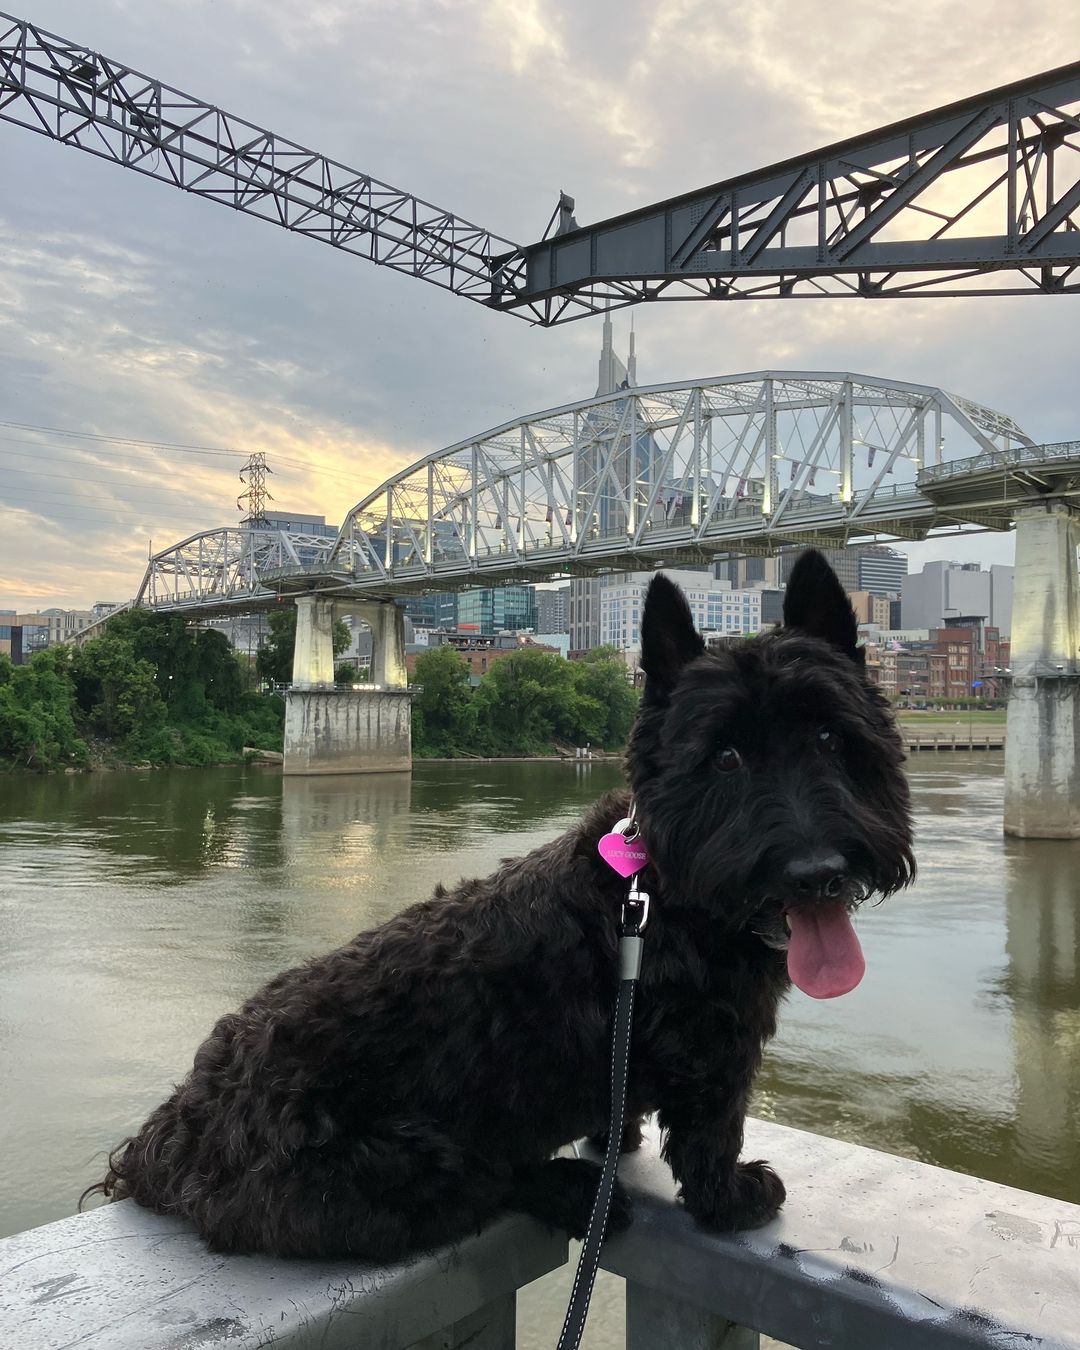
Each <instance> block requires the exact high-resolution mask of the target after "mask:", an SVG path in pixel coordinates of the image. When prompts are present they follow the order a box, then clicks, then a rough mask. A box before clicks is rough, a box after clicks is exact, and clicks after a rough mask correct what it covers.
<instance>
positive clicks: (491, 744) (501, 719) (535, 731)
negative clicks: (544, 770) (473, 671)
mask: <svg viewBox="0 0 1080 1350" xmlns="http://www.w3.org/2000/svg"><path fill="white" fill-rule="evenodd" d="M474 697H475V705H474V706H475V711H476V728H477V740H478V744H479V745H480V746H482V747H483V748H484V749H485V750H487V752H488V753H489V754H494V755H500V754H519V755H532V754H538V753H540V752H542V751H544V750H549V749H551V748H552V746H553V744H554V742H555V741H568V740H572V739H573V734H574V732H575V730H576V729H577V727H578V724H579V721H580V718H579V716H578V713H579V709H578V696H577V691H576V689H575V686H574V676H573V672H572V671H571V669H570V662H569V661H564V660H563V658H562V657H561V656H555V655H553V654H552V653H551V652H542V651H539V650H537V649H536V648H533V647H521V648H520V649H519V650H518V651H515V652H511V653H510V655H509V656H502V657H500V658H499V659H498V660H497V661H496V662H495V663H494V664H493V665H492V667H491V669H490V670H489V671H488V672H487V674H486V675H485V676H484V677H483V679H482V680H481V681H480V686H479V688H478V689H477V691H476V694H475V696H474Z"/></svg>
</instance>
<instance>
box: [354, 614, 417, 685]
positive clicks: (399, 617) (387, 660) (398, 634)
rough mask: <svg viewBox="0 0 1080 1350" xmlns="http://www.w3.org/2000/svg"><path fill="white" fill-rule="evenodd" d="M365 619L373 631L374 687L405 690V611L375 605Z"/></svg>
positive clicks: (372, 680) (406, 675)
mask: <svg viewBox="0 0 1080 1350" xmlns="http://www.w3.org/2000/svg"><path fill="white" fill-rule="evenodd" d="M372 611H373V612H372ZM364 618H365V619H366V620H367V622H368V624H369V626H370V628H371V682H372V684H381V685H382V686H383V687H384V688H386V689H404V688H406V687H407V685H408V683H409V674H408V671H407V670H406V669H405V611H404V610H403V609H402V608H401V606H400V605H393V604H390V605H374V606H372V610H371V611H369V612H368V613H367V614H365V615H364Z"/></svg>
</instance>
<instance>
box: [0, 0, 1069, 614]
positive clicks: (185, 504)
mask: <svg viewBox="0 0 1080 1350" xmlns="http://www.w3.org/2000/svg"><path fill="white" fill-rule="evenodd" d="M1074 12H1075V10H1074ZM33 17H34V19H35V21H37V22H39V23H41V24H42V25H43V26H44V27H46V28H49V29H52V30H54V31H56V32H58V33H61V34H63V35H64V36H65V37H69V38H71V39H73V40H75V41H79V42H84V43H86V44H87V45H89V46H91V47H94V48H97V49H99V50H101V51H104V52H106V53H108V54H110V55H112V56H115V57H117V58H119V59H121V60H124V61H127V62H129V63H130V64H131V65H133V66H135V67H136V68H138V69H142V70H144V71H147V72H149V73H150V74H153V75H156V76H158V77H159V78H161V79H163V80H166V81H167V82H169V83H172V84H174V85H177V86H179V87H180V88H183V89H187V90H190V91H191V92H192V93H194V94H197V95H198V96H200V97H204V98H206V99H208V100H210V101H213V102H215V103H217V104H219V105H220V106H222V107H225V108H227V109H229V110H230V111H231V112H234V113H237V114H239V115H241V116H244V117H247V118H249V119H250V120H251V121H252V122H254V123H256V124H261V125H265V126H267V127H269V128H271V129H272V130H274V131H277V132H279V133H281V134H283V135H286V136H289V137H291V138H293V139H295V140H297V141H299V142H300V143H301V144H307V145H311V146H313V147H314V148H316V149H318V150H320V151H322V152H323V153H325V154H327V155H330V156H332V157H334V158H337V159H339V160H341V161H343V162H345V163H350V164H353V165H355V166H356V167H358V168H360V169H363V170H365V171H367V172H370V173H372V174H374V175H376V176H378V177H381V178H383V179H385V180H387V181H389V182H392V183H395V184H398V185H400V186H401V187H403V188H405V189H407V190H408V191H410V192H414V193H416V194H417V195H419V196H421V197H424V198H426V199H427V200H429V201H433V202H437V203H439V204H440V205H442V206H445V207H446V208H448V209H451V210H454V211H456V212H458V213H460V214H461V215H463V216H465V217H467V218H469V219H472V220H476V221H479V222H480V223H482V224H484V225H486V226H487V227H489V228H491V229H492V230H495V231H496V232H498V233H501V234H504V235H507V236H508V237H510V238H517V239H519V240H521V241H522V242H531V241H532V240H533V239H535V238H537V237H538V236H539V234H540V233H541V231H542V229H543V227H544V225H545V224H546V222H547V219H548V217H549V216H550V214H551V211H552V209H553V207H554V205H555V203H556V200H557V197H558V193H559V191H560V190H565V191H567V192H569V193H571V194H572V195H574V196H575V197H576V199H577V217H578V219H579V221H581V222H582V223H583V224H584V223H587V222H589V221H591V220H596V219H599V218H602V217H604V216H607V215H611V214H615V213H617V212H619V211H623V210H628V209H631V208H633V207H635V206H638V205H641V204H642V203H646V202H649V201H654V200H659V199H661V198H663V197H665V196H667V195H670V194H673V193H676V192H683V191H687V190H690V189H692V188H695V187H699V186H702V185H704V184H707V183H710V182H714V181H717V180H718V179H721V178H723V177H726V176H728V175H730V174H733V173H736V172H741V171H745V170H749V169H753V168H755V167H759V166H762V165H766V164H768V163H771V162H773V161H776V160H778V159H781V158H784V157H787V156H790V155H793V154H797V153H800V152H804V151H809V150H812V149H814V148H815V147H816V146H818V145H821V144H824V143H826V142H829V141H833V140H837V139H840V138H842V137H845V136H849V135H852V134H855V133H857V132H861V131H866V130H870V129H872V128H873V127H875V126H877V125H880V124H882V123H885V122H888V121H892V120H895V119H897V118H900V117H904V116H908V115H911V114H914V113H918V112H920V111H923V110H925V109H928V108H931V107H933V106H936V105H938V104H941V103H945V102H949V101H951V100H954V99H957V98H961V97H964V96H966V95H969V94H973V93H977V92H979V91H980V90H981V89H984V88H989V87H992V86H994V85H998V84H1002V83H1005V82H1007V81H1010V80H1015V79H1019V78H1021V77H1023V76H1026V75H1029V74H1033V73H1035V72H1037V71H1039V70H1042V69H1046V68H1049V67H1052V66H1054V65H1056V64H1059V63H1060V61H1061V59H1062V57H1061V52H1060V50H1059V49H1058V48H1059V45H1060V31H1061V29H1060V25H1055V24H1054V23H1053V22H1051V21H1049V20H1047V21H1045V22H1039V23H1035V22H1033V21H1032V19H1031V16H1030V13H1029V12H1028V11H1027V10H1025V9H1024V7H1022V6H1014V5H1007V4H1005V3H1004V0H989V3H985V4H983V3H980V4H976V3H975V2H974V0H946V3H939V0H913V3H912V4H911V5H909V6H907V7H905V8H904V9H903V10H898V9H897V8H896V7H895V6H893V5H889V4H886V3H885V2H884V0H869V3H864V4H860V5H858V6H856V5H835V6H830V7H827V8H823V7H820V6H808V5H805V4H801V3H798V0H766V2H765V3H763V4H759V5H751V6H738V7H736V6H728V7H717V6H716V5H715V3H706V0H665V3H664V4H663V5H660V6H657V5H655V4H646V3H644V0H641V2H640V3H636V2H631V3H619V2H618V0H594V2H593V3H589V4H584V5H582V4H570V3H569V2H568V0H560V2H558V3H557V2H556V0H528V2H527V3H524V4H522V3H517V0H462V3H456V2H455V3H450V2H449V0H434V2H432V0H364V2H363V3H345V2H344V0H335V2H333V3H331V2H330V0H313V3H311V4H309V5H308V6H306V7H297V6H296V5H294V4H292V3H291V0H290V2H289V3H286V0H216V3H214V2H213V0H160V2H159V3H158V4H155V5H152V6H150V5H146V4H144V3H140V2H139V0H82V3H80V4H79V5H77V6H75V5H71V4H70V3H65V0H35V5H34V15H33ZM208 32H209V33H212V34H213V37H214V40H213V41H212V42H208V41H207V40H206V36H205V35H206V34H207V33H208ZM916 34H917V35H919V36H918V40H916V39H915V37H914V36H913V35H916ZM931 39H932V40H931ZM0 153H2V155H3V164H4V183H5V192H4V194H3V197H2V198H0V255H2V256H3V259H4V266H3V268H0V422H7V423H18V424H21V427H11V426H0V608H2V607H18V608H20V609H26V608H30V607H32V606H36V605H38V604H45V603H49V604H64V605H84V604H88V603H90V602H92V601H93V600H95V599H100V598H115V599H123V598H126V597H128V596H130V595H133V594H134V592H135V590H136V588H137V586H138V583H139V579H140V577H141V573H142V568H143V565H144V563H145V557H146V550H147V547H148V541H149V540H150V539H153V541H154V547H155V548H158V547H164V546H166V545H167V544H169V543H171V542H173V541H175V540H178V539H180V538H183V537H185V536H186V535H188V534H191V533H193V532H195V531H196V530H199V529H203V528H209V527H212V526H216V525H220V524H228V523H231V522H233V521H235V520H236V519H237V510H236V496H237V493H238V492H239V491H240V484H239V482H238V480H237V477H236V474H237V469H238V467H239V465H240V463H241V462H242V457H243V456H244V455H246V454H247V453H250V452H251V451H254V450H261V451H265V452H266V454H267V455H268V457H269V461H270V465H271V467H272V469H273V470H274V472H273V476H272V478H271V480H270V486H271V491H272V492H273V493H274V496H275V498H276V500H277V504H278V505H280V506H281V507H282V508H283V509H291V510H294V511H308V512H316V513H323V514H325V515H326V517H327V519H328V520H330V521H331V522H332V523H335V524H336V523H338V522H339V521H340V519H341V517H342V516H343V515H344V513H345V512H346V511H347V510H348V508H349V507H350V506H351V505H352V504H353V503H354V502H356V501H357V500H359V499H360V498H361V497H363V496H364V495H366V494H367V493H368V492H370V491H371V490H372V489H374V488H375V487H376V486H377V485H378V484H379V483H380V482H381V481H382V480H383V479H384V478H386V477H387V476H389V475H390V474H392V473H394V472H395V471H397V470H398V469H399V468H403V467H405V466H406V465H407V464H409V463H411V462H412V461H413V460H415V459H417V458H419V457H420V456H421V455H423V454H426V453H428V452H429V451H431V450H433V449H437V448H438V447H439V446H441V445H448V444H452V443H454V442H456V441H458V440H461V439H463V438H466V437H468V436H470V435H473V434H477V433H480V432H482V431H484V430H485V429H487V428H489V427H491V426H493V425H497V424H498V423H500V422H502V421H505V420H508V419H511V418H513V417H516V416H518V415H520V414H523V413H527V412H530V411H534V410H539V409H542V408H546V407H551V406H556V405H559V404H562V403H565V402H568V401H571V400H573V399H575V398H581V397H586V396H588V395H589V394H591V393H592V391H593V389H594V388H595V371H596V359H597V354H598V348H599V336H600V335H599V326H598V324H597V323H592V322H589V321H583V322H581V323H577V324H573V325H570V326H568V327H565V328H559V329H555V330H552V331H541V330H537V329H533V328H530V327H529V326H528V325H526V324H524V323H522V322H520V321H519V320H516V319H512V318H507V317H505V316H500V315H496V314H492V313H490V312H489V311H487V310H485V309H483V308H482V307H481V306H479V305H476V304H471V303H469V302H466V301H464V300H461V299H458V298H457V297H454V296H451V295H448V294H446V293H444V292H441V291H439V290H437V289H436V288H434V287H431V286H426V285H424V284H422V283H420V282H416V281H413V280H410V279H408V278H406V277H403V276H399V275H397V274H394V273H390V272H386V271H384V270H382V269H377V268H374V267H372V266H371V265H370V264H368V263H365V262H363V261H360V260H358V259H356V258H353V257H350V256H347V255H343V254H340V253H336V252H335V251H333V250H331V249H328V248H325V247H320V246H319V245H318V244H316V243H313V242H311V241H309V240H305V239H302V238H299V237H295V236H293V235H291V234H289V233H288V232H286V231H284V230H281V229H280V228H276V227H274V226H272V225H269V224H265V223H262V222H259V221H255V220H252V219H249V218H246V217H244V216H242V215H240V214H238V213H236V212H232V211H227V210H222V209H221V208H220V207H217V206H215V205H213V204H210V203H207V202H204V201H200V200H197V199H194V198H192V197H190V196H186V195H185V194H182V193H180V192H178V191H176V190H175V189H172V188H169V187H167V186H164V185H161V184H158V183H153V182H148V181H146V180H145V179H143V178H141V177H139V176H138V175H136V174H132V173H127V172H124V171H123V170H121V169H118V168H117V167H116V166H113V165H109V164H105V163H102V162H100V161H98V160H95V159H93V158H92V157H90V156H87V155H84V154H80V153H78V152H77V151H75V150H73V149H68V148H65V147H60V146H57V145H55V144H51V143H50V142H48V141H47V140H46V139H45V138H43V137H38V136H34V135H33V134H31V133H29V132H27V131H25V130H21V129H19V128H16V127H13V126H10V125H8V124H5V123H3V122H0ZM1074 309H1075V301H1073V300H1070V299H1069V298H1062V299H1056V298H1046V297H1033V298H1022V299H1021V298H1016V299H1001V300H990V299H969V300H953V301H944V300H939V301H926V300H923V301H905V302H900V301H892V302H890V301H880V302H873V301H835V302H816V303H815V302H801V303H796V302H793V301H792V302H773V303H764V302H763V303H760V304H757V305H752V304H739V305H735V306H726V305H723V304H715V305H685V306H666V307H665V306H660V305H658V306H651V307H646V308H642V309H639V310H638V311H637V312H636V314H635V319H634V321H635V325H636V329H637V335H638V337H637V341H638V351H639V378H640V379H641V381H642V382H643V383H646V382H653V381H656V382H659V381H667V380H673V381H674V380H681V379H688V378H692V377H697V376H707V375H722V374H729V373H735V372H739V371H745V370H757V369H777V368H794V369H803V370H810V369H821V370H851V371H855V372H860V373H866V374H871V375H888V376H892V377H894V378H896V379H901V380H909V381H913V382H918V383H927V384H938V385H941V386H943V387H945V388H948V389H951V390H954V391H956V392H958V393H961V394H963V395H965V396H967V397H969V398H972V399H974V400H976V401H979V402H983V403H986V404H989V405H991V406H996V407H1000V408H1002V409H1003V410H1004V411H1006V412H1008V413H1010V414H1011V415H1012V416H1014V417H1015V418H1016V420H1017V421H1018V422H1019V423H1020V424H1021V425H1022V426H1024V427H1025V428H1026V429H1027V430H1028V431H1029V432H1030V434H1031V435H1033V436H1035V437H1036V438H1037V439H1043V440H1052V439H1066V438H1069V437H1073V436H1075V435H1076V434H1077V424H1078V422H1080V415H1078V414H1080V410H1078V408H1077V394H1076V382H1075V375H1074V370H1073V367H1074V365H1075V356H1074V345H1075V344H1074V339H1073V337H1072V333H1073V330H1074V329H1075V321H1074V319H1073V310H1074ZM629 322H630V320H629V315H628V314H625V313H624V314H621V315H619V316H618V317H617V320H616V331H617V340H618V342H619V345H620V346H622V347H625V341H626V332H627V329H628V326H629ZM32 427H45V428H60V429H67V430H74V431H78V432H83V433H92V434H94V435H97V436H104V437H110V438H119V439H113V440H108V441H100V440H99V441H91V440H75V439H72V438H71V437H64V436H60V435H57V434H55V433H50V432H35V431H32V430H27V428H32ZM133 440H139V441H149V442H170V443H181V444H185V445H195V446H204V447H212V448H216V449H226V450H231V451H235V452H236V454H235V455H232V456H229V455H216V456H215V455H206V454H202V455H200V454H192V453H184V452H181V451H170V452H166V451H155V450H153V449H151V448H149V447H138V446H134V445H132V444H131V443H130V442H131V441H133ZM1010 547H1011V546H1010V543H1009V541H1008V539H1003V538H996V537H991V536H980V537H978V538H976V539H972V540H968V541H965V542H964V543H962V544H952V543H950V542H937V543H930V544H925V545H918V546H915V547H914V548H913V550H912V552H913V553H914V554H915V555H916V556H917V557H920V556H921V557H926V556H958V555H959V556H963V557H973V556H974V557H982V558H984V559H985V560H987V561H989V560H991V559H993V560H996V561H1000V560H1005V559H1006V558H1007V557H1008V556H1010V552H1009V551H1010Z"/></svg>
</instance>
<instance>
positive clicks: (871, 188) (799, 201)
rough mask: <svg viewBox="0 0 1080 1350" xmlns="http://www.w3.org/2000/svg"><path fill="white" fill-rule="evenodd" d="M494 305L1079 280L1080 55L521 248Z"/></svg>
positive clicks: (549, 314) (1047, 287) (1023, 285)
mask: <svg viewBox="0 0 1080 1350" xmlns="http://www.w3.org/2000/svg"><path fill="white" fill-rule="evenodd" d="M524 253H525V258H526V269H525V271H526V279H525V285H524V286H523V287H522V288H521V290H520V293H519V294H517V295H513V296H510V297H508V298H507V299H506V300H505V301H504V302H503V303H504V305H505V306H507V307H512V306H515V305H519V304H523V303H528V304H531V305H533V306H534V307H535V306H538V305H539V306H540V307H542V309H543V311H544V321H545V322H547V323H557V322H559V321H560V320H565V319H570V318H576V317H578V316H579V314H580V312H581V310H582V309H583V308H585V309H600V308H606V307H609V306H610V307H611V308H616V307H618V306H620V305H629V304H635V303H638V302H640V301H648V300H739V299H767V298H779V297H791V296H794V297H804V298H813V297H822V296H864V297H883V296H930V295H952V296H955V295H1022V294H1039V293H1041V294H1047V295H1060V294H1063V293H1066V292H1076V291H1078V290H1080V62H1075V63H1073V64H1072V65H1069V66H1062V67H1061V68H1060V69H1058V70H1053V71H1049V72H1048V73H1046V74H1044V75H1037V76H1033V77H1031V78H1029V79H1026V80H1020V81H1018V82H1017V83H1015V84H1011V85H1006V86H1004V87H1002V88H1000V89H995V90H992V91H990V92H989V93H986V94H980V95H978V96H976V97H974V98H969V99H965V100H963V101H962V102H960V103H954V104H950V105H949V106H948V107H944V108H939V109H937V110H936V111H934V112H928V113H924V114H922V115H921V116H919V117H912V118H909V119H907V120H906V121H903V122H897V123H894V124H893V125H892V126H888V127H884V128H882V129H881V130H879V131H873V132H870V133H869V134H868V135H863V136H857V137H855V138H853V139H851V140H848V141H843V142H841V143H839V144H837V145H831V146H828V147H826V148H825V149H823V150H820V151H818V152H816V153H815V154H811V155H807V156H801V157H799V158H798V159H792V160H787V161H785V162H784V163H781V164H775V165H773V166H771V167H770V168H767V169H761V170H759V171H757V172H755V173H750V174H744V175H742V176H740V177H738V178H732V179H729V180H728V181H726V182H723V183H718V184H715V185H714V186H712V187H709V188H703V189H702V190H701V191H699V192H693V193H689V194H687V195H685V196H681V197H676V198H673V199H671V200H670V201H666V202H660V203H659V204H657V205H655V206H649V207H644V208H642V209H641V210H637V211H633V212H630V213H628V214H626V215H622V216H617V217H615V218H613V219H611V220H605V221H602V222H601V223H600V224H598V225H592V226H588V227H586V228H582V229H575V230H570V231H566V232H564V233H561V234H560V235H558V236H557V237H555V238H553V239H548V240H545V241H543V242H541V243H539V244H533V245H531V246H530V247H528V248H526V249H525V250H524Z"/></svg>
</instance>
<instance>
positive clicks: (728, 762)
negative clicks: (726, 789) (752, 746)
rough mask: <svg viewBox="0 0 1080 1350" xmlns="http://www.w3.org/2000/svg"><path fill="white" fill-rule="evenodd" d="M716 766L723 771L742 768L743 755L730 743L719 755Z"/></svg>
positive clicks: (727, 771) (732, 771) (730, 771)
mask: <svg viewBox="0 0 1080 1350" xmlns="http://www.w3.org/2000/svg"><path fill="white" fill-rule="evenodd" d="M716 767H717V768H718V769H719V770H720V772H721V773H734V772H735V770H736V769H741V768H742V755H740V754H739V752H738V750H736V749H735V747H734V746H733V745H729V746H727V747H726V748H725V749H723V750H721V751H720V754H719V755H718V756H717V758H716Z"/></svg>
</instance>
